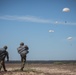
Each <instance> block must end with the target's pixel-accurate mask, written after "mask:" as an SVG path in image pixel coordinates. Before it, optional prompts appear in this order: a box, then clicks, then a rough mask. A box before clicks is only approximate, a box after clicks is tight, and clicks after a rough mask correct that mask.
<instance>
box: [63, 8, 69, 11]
mask: <svg viewBox="0 0 76 75" xmlns="http://www.w3.org/2000/svg"><path fill="white" fill-rule="evenodd" d="M62 11H63V12H70V9H69V8H63V10H62Z"/></svg>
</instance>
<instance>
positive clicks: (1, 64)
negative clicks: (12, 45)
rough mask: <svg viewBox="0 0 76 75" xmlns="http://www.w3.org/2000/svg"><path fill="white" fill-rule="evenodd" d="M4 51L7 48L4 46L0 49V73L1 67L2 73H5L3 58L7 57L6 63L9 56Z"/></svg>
mask: <svg viewBox="0 0 76 75" xmlns="http://www.w3.org/2000/svg"><path fill="white" fill-rule="evenodd" d="M6 49H7V46H4V48H1V49H0V71H1V68H2V67H3V69H4V71H7V70H6V67H5V58H6V57H7V61H9V55H8V52H7V51H6Z"/></svg>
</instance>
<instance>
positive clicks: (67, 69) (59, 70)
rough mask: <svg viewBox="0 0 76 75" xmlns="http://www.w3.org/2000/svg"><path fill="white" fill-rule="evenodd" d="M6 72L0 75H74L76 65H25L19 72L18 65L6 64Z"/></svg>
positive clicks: (75, 74) (75, 73)
mask: <svg viewBox="0 0 76 75" xmlns="http://www.w3.org/2000/svg"><path fill="white" fill-rule="evenodd" d="M6 67H7V70H8V72H4V71H3V70H2V71H1V72H0V75H76V64H28V63H27V64H26V65H25V68H24V71H20V64H15V63H14V64H6Z"/></svg>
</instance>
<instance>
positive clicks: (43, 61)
mask: <svg viewBox="0 0 76 75" xmlns="http://www.w3.org/2000/svg"><path fill="white" fill-rule="evenodd" d="M6 63H12V64H13V63H21V61H15V60H13V61H12V60H11V61H9V62H7V61H6ZM26 63H28V64H32V63H34V64H39V63H40V64H53V63H54V64H68V63H72V64H73V63H75V64H76V60H49V61H47V60H27V62H26Z"/></svg>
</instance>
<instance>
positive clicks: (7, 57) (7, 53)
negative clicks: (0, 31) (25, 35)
mask: <svg viewBox="0 0 76 75" xmlns="http://www.w3.org/2000/svg"><path fill="white" fill-rule="evenodd" d="M7 61H9V54H8V52H7Z"/></svg>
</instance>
